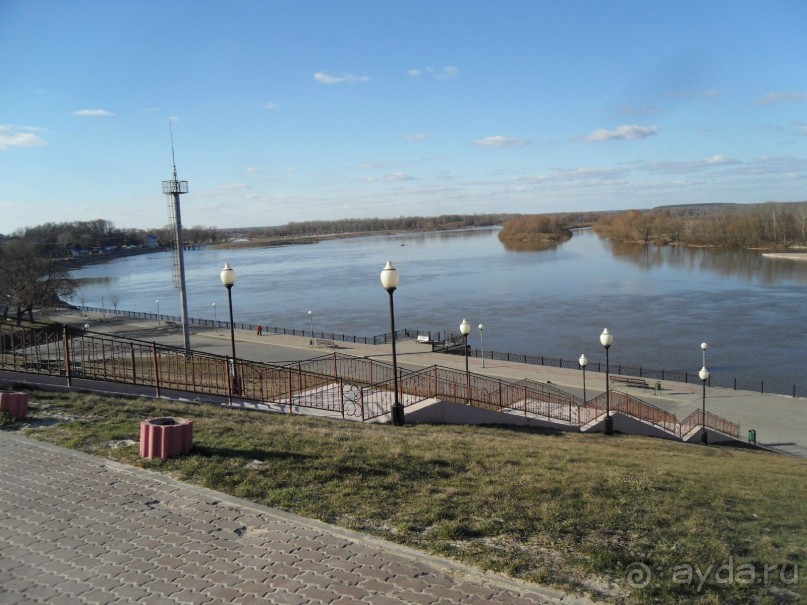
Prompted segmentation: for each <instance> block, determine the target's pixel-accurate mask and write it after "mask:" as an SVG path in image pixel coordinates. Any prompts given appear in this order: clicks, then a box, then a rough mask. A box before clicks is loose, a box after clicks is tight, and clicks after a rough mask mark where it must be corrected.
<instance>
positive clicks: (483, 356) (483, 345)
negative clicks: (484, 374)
mask: <svg viewBox="0 0 807 605" xmlns="http://www.w3.org/2000/svg"><path fill="white" fill-rule="evenodd" d="M484 329H485V326H484V325H483V324H479V348H480V349H482V367H483V368H484V367H485V341H484V340H483V339H482V330H484Z"/></svg>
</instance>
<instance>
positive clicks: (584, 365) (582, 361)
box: [577, 353, 588, 403]
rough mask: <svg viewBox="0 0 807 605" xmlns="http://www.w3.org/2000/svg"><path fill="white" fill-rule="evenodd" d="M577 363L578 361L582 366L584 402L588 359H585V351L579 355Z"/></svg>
mask: <svg viewBox="0 0 807 605" xmlns="http://www.w3.org/2000/svg"><path fill="white" fill-rule="evenodd" d="M577 363H579V364H580V367H581V368H583V403H586V366H587V365H588V359H586V354H585V353H583V354H582V355H581V356H580V359H578V360H577Z"/></svg>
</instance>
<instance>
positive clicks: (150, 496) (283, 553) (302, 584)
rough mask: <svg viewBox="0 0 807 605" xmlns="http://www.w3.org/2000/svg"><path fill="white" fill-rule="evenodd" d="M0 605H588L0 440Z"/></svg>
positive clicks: (138, 474) (10, 437) (214, 495)
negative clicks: (345, 604) (547, 604)
mask: <svg viewBox="0 0 807 605" xmlns="http://www.w3.org/2000/svg"><path fill="white" fill-rule="evenodd" d="M0 460H2V464H0V602H2V603H4V604H5V605H16V604H23V603H26V604H27V603H49V604H52V605H69V604H98V605H105V604H110V605H111V604H113V603H114V604H125V603H146V604H155V605H156V604H163V603H165V604H169V603H171V604H173V603H183V604H184V603H187V604H190V605H201V604H213V603H277V604H283V605H293V604H312V605H313V604H319V603H331V604H339V603H365V604H378V605H381V604H389V605H393V604H403V603H424V604H425V603H439V604H450V603H464V604H474V603H476V604H483V603H502V604H512V605H531V604H541V603H578V604H581V605H582V604H584V603H590V601H588V600H587V599H584V598H578V597H574V596H568V595H564V594H563V593H561V592H558V591H554V590H549V589H542V588H541V587H538V586H533V585H528V584H526V583H523V582H518V581H515V580H510V579H508V578H505V577H502V576H498V575H494V574H485V573H483V572H480V571H478V570H473V569H471V568H468V567H464V566H462V565H459V564H456V563H454V562H451V561H448V560H444V559H440V558H436V557H431V556H428V555H425V554H423V553H420V552H416V551H413V550H411V549H408V548H405V547H401V546H397V545H394V544H391V543H388V542H384V541H382V540H378V539H374V538H370V537H368V536H365V535H362V534H358V533H355V532H351V531H347V530H344V529H340V528H337V527H334V526H330V525H327V524H324V523H319V522H317V521H312V520H310V519H304V518H301V517H298V516H296V515H292V514H287V513H284V512H281V511H278V510H276V509H270V508H267V507H263V506H259V505H256V504H253V503H250V502H247V501H244V500H239V499H237V498H232V497H230V496H227V495H225V494H221V493H218V492H214V491H211V490H207V489H202V488H198V487H194V486H190V485H186V484H183V483H180V482H178V481H174V480H172V479H171V478H168V477H166V476H165V475H158V474H156V473H153V472H150V471H147V470H143V469H137V468H133V467H129V466H123V465H120V464H117V463H114V462H110V461H108V460H103V459H101V458H97V457H94V456H89V455H86V454H82V453H80V452H76V451H73V450H67V449H64V448H61V447H57V446H53V445H49V444H44V443H40V442H37V441H34V440H32V439H29V438H26V437H23V436H21V435H17V434H11V433H8V432H4V431H0Z"/></svg>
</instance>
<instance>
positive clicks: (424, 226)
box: [240, 214, 510, 238]
mask: <svg viewBox="0 0 807 605" xmlns="http://www.w3.org/2000/svg"><path fill="white" fill-rule="evenodd" d="M507 216H510V215H504V214H470V215H469V214H442V215H440V216H401V217H395V218H346V219H337V220H330V221H324V220H311V221H299V222H291V223H287V224H285V225H280V226H276V227H252V228H249V229H243V230H240V231H242V232H243V233H246V234H248V235H249V236H250V237H265V238H276V237H316V236H326V235H342V234H348V233H379V232H380V233H386V232H391V231H444V230H448V229H468V228H471V227H489V226H493V225H501V224H502V221H504V220H505V218H506V217H507Z"/></svg>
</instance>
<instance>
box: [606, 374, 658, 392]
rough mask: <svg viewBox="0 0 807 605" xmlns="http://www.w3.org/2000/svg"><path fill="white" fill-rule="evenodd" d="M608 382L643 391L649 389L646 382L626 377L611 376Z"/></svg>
mask: <svg viewBox="0 0 807 605" xmlns="http://www.w3.org/2000/svg"><path fill="white" fill-rule="evenodd" d="M610 380H611V382H620V383H622V384H625V385H627V386H629V387H642V388H645V389H649V388H650V385H649V384H647V381H646V380H645V379H644V378H630V377H628V376H611V377H610Z"/></svg>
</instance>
